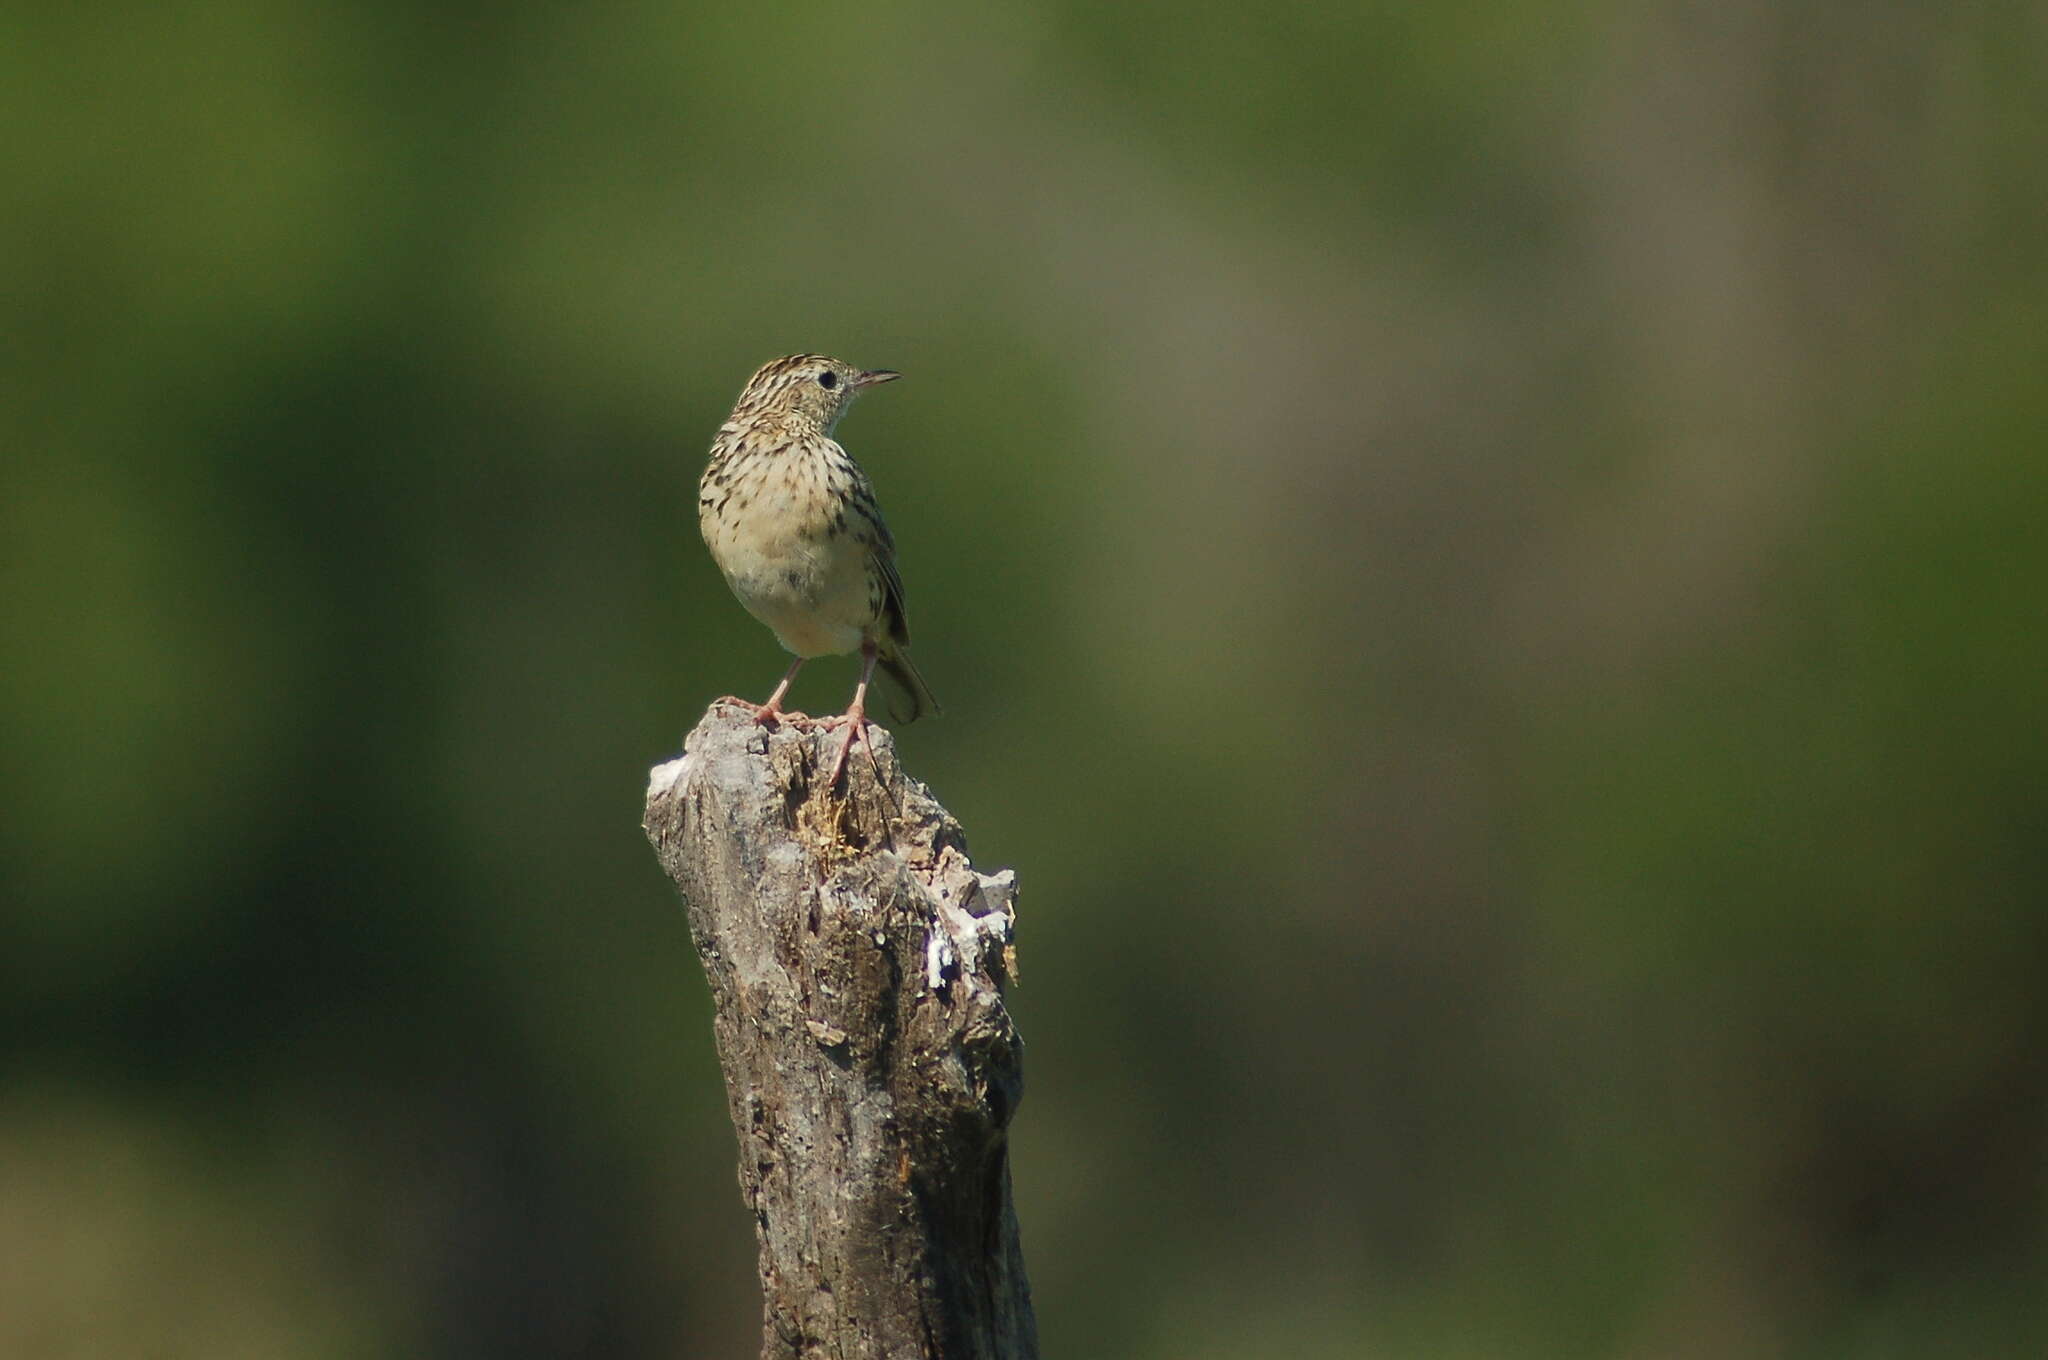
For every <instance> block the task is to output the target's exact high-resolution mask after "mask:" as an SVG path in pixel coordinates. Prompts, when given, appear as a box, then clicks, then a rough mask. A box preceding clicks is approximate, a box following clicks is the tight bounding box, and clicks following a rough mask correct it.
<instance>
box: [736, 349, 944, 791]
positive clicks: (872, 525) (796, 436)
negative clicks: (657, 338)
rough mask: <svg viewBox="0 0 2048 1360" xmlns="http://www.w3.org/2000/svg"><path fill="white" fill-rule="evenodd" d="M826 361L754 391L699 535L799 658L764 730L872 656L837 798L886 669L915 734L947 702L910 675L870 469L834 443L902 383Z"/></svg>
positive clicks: (839, 767)
mask: <svg viewBox="0 0 2048 1360" xmlns="http://www.w3.org/2000/svg"><path fill="white" fill-rule="evenodd" d="M900 376H901V375H900V374H897V373H892V372H890V371H889V370H888V369H886V368H878V369H859V368H855V367H854V366H853V365H852V364H848V363H842V362H840V361H839V360H837V359H830V358H827V357H825V356H824V355H822V354H792V355H790V356H789V357H787V358H784V359H777V360H775V361H773V362H772V363H768V364H764V365H762V367H761V369H760V371H759V372H757V373H755V374H754V376H753V377H752V378H749V379H748V380H747V385H746V388H745V390H743V391H742V392H741V393H740V399H739V402H738V404H737V405H735V406H734V407H733V409H732V415H731V416H729V417H728V418H727V419H726V422H725V424H723V425H721V426H720V427H719V429H718V437H717V438H716V439H714V440H713V441H712V443H711V463H710V465H709V466H708V467H706V468H705V469H704V478H703V480H702V481H701V482H699V483H698V486H697V523H698V526H699V527H700V528H701V529H703V531H704V542H705V544H706V545H707V546H709V547H710V549H711V558H712V560H713V561H715V562H716V563H718V569H719V570H720V571H722V572H724V573H725V580H726V584H728V585H730V586H731V587H732V593H733V594H735V595H737V596H738V597H739V601H740V603H741V604H743V605H745V606H746V608H747V612H748V613H749V614H752V615H753V616H754V617H755V618H757V619H759V620H760V621H761V622H763V623H765V624H767V625H768V627H769V629H770V630H772V631H773V632H774V634H775V637H776V640H777V641H779V642H780V643H781V644H782V645H783V646H784V647H786V648H788V649H789V650H790V651H792V652H794V653H796V660H795V661H793V662H791V663H790V667H789V670H788V671H787V672H785V673H784V675H783V677H782V683H781V684H779V685H777V686H776V687H775V692H774V693H773V694H771V695H769V696H768V702H767V703H765V704H763V705H761V706H760V707H759V708H757V709H755V711H754V720H755V721H756V722H760V723H772V722H774V721H775V717H776V715H777V714H778V713H781V712H782V699H783V696H784V695H785V694H787V693H788V692H789V683H790V681H792V680H794V679H796V673H797V671H798V670H799V669H801V668H802V666H803V664H804V662H805V661H807V660H809V659H810V658H812V657H814V656H839V655H843V654H845V653H847V652H851V651H855V650H858V651H859V652H860V654H861V669H860V684H859V685H858V686H857V687H856V688H855V689H854V691H853V703H852V705H851V706H849V707H848V708H847V710H846V713H845V716H844V717H842V718H839V719H836V720H834V721H835V722H841V723H844V724H845V725H846V737H845V739H844V740H843V741H841V742H840V743H839V758H838V759H837V760H836V761H835V762H834V763H833V765H832V777H831V778H830V779H828V780H827V781H826V786H827V787H828V788H829V787H830V786H831V785H832V784H834V783H837V782H838V779H839V776H840V773H841V772H842V771H844V770H845V768H846V757H847V753H848V752H850V751H852V750H853V743H854V742H855V741H856V740H858V739H859V737H860V733H861V728H862V727H863V725H865V723H866V721H867V693H868V681H869V680H870V679H871V678H872V677H873V675H874V670H875V666H876V664H877V663H878V662H879V663H880V665H881V667H882V669H883V670H884V671H886V672H887V673H888V674H889V676H890V677H891V678H892V679H894V680H895V681H896V682H897V684H899V685H901V686H902V688H903V692H904V694H905V695H906V696H907V697H908V699H909V707H908V708H907V709H905V710H903V711H901V712H897V713H896V715H895V716H896V717H897V718H898V719H899V720H900V721H903V722H910V721H912V720H914V719H916V718H917V717H918V716H920V715H921V714H923V713H925V712H926V711H930V712H934V713H935V712H937V711H938V710H939V705H938V701H937V700H935V699H934V698H932V692H931V690H930V689H929V688H927V687H926V685H925V683H924V677H923V676H921V675H919V674H918V673H917V667H915V666H914V665H912V664H911V661H910V653H909V651H908V650H907V649H908V647H909V644H910V626H909V624H908V622H906V620H905V618H904V613H903V580H902V578H901V577H900V576H898V575H897V574H896V544H895V541H894V540H893V539H891V538H890V537H889V526H888V525H886V524H884V523H883V522H882V512H881V510H880V509H879V508H878V507H877V506H876V505H875V489H874V487H873V485H871V484H870V483H869V481H868V477H867V474H866V473H865V472H863V471H861V469H860V465H859V464H858V463H855V462H854V461H853V459H852V458H850V457H848V456H847V452H846V450H845V449H843V448H841V447H839V444H838V443H837V442H836V441H835V440H834V439H833V438H832V428H833V427H834V426H835V425H837V424H838V423H839V418H840V417H841V416H843V415H845V414H846V408H847V407H848V406H850V405H852V404H853V398H854V396H855V394H857V393H859V392H862V391H864V390H866V389H867V388H870V387H873V386H875V385H876V384H877V383H885V382H889V381H892V380H893V379H895V378H897V377H900Z"/></svg>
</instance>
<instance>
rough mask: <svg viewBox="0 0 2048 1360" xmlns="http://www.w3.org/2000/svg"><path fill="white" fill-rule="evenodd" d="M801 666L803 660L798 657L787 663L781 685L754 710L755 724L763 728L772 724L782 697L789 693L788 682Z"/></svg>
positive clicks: (794, 677)
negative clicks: (787, 666) (787, 667)
mask: <svg viewBox="0 0 2048 1360" xmlns="http://www.w3.org/2000/svg"><path fill="white" fill-rule="evenodd" d="M803 666H804V659H803V658H802V657H798V658H797V659H796V660H794V661H792V662H790V663H789V669H788V670H786V671H784V672H783V673H782V683H781V684H779V685H777V686H776V687H775V692H774V693H773V694H771V695H769V696H768V702H767V703H765V704H762V705H761V706H760V707H759V708H756V709H754V721H755V722H757V723H760V724H761V725H762V726H763V727H766V726H769V725H771V724H772V723H774V721H775V715H776V714H778V713H780V712H782V696H783V695H785V694H787V693H789V682H790V681H792V680H794V679H796V673H797V672H798V671H800V670H802V669H803ZM748 707H750V708H751V707H752V705H751V704H750V705H748Z"/></svg>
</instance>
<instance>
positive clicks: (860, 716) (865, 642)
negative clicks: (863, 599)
mask: <svg viewBox="0 0 2048 1360" xmlns="http://www.w3.org/2000/svg"><path fill="white" fill-rule="evenodd" d="M874 673H875V643H874V639H872V638H863V639H862V640H861V644H860V683H859V684H858V685H856V686H854V689H853V703H852V704H851V705H850V706H849V707H848V708H847V710H846V715H845V716H844V717H842V718H840V719H839V721H841V722H843V723H845V724H846V735H845V737H843V738H841V739H840V742H839V758H838V759H837V760H835V761H833V762H832V777H831V778H830V779H827V780H826V781H825V787H826V788H828V789H829V788H831V787H832V786H833V785H834V784H837V783H838V782H839V776H840V775H841V774H844V773H845V772H846V755H847V752H849V751H851V750H852V749H853V743H854V742H855V741H856V740H858V739H859V737H860V730H861V729H862V728H863V727H866V726H867V722H868V681H869V680H870V679H871V678H873V676H874Z"/></svg>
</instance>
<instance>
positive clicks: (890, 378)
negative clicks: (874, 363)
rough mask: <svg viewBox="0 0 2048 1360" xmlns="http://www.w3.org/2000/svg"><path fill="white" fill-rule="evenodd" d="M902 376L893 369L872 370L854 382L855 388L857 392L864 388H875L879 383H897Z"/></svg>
mask: <svg viewBox="0 0 2048 1360" xmlns="http://www.w3.org/2000/svg"><path fill="white" fill-rule="evenodd" d="M902 376H903V375H902V374H901V373H898V372H897V371H896V370H895V369H893V368H871V369H869V370H868V371H867V372H865V373H863V374H861V375H860V376H859V377H857V378H855V379H854V380H853V388H854V390H855V391H856V392H857V391H859V390H860V389H861V388H863V387H873V386H874V385H875V384H877V383H885V382H895V381H896V380H897V379H898V378H900V377H902Z"/></svg>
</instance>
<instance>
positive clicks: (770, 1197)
mask: <svg viewBox="0 0 2048 1360" xmlns="http://www.w3.org/2000/svg"><path fill="white" fill-rule="evenodd" d="M837 740H838V734H837V733H836V732H827V731H825V730H824V729H823V728H822V727H821V726H816V725H812V724H809V723H806V722H793V721H788V720H785V721H782V722H780V723H778V724H777V725H776V726H774V727H772V728H770V727H762V726H757V725H756V724H755V723H754V722H753V720H752V716H751V714H750V713H749V712H748V710H746V709H744V708H741V707H739V706H737V705H734V704H730V703H720V704H714V705H713V706H712V707H711V709H710V711H709V712H708V713H706V714H705V716H704V719H703V721H701V722H700V723H698V725H697V727H696V729H695V730H694V731H693V732H691V733H690V736H689V738H688V740H687V742H686V743H685V748H684V754H683V756H682V758H681V759H679V760H675V761H671V762H669V763H668V764H665V765H661V766H657V767H656V768H655V769H654V771H653V772H652V775H651V777H650V779H649V782H648V789H647V814H646V823H645V825H646V830H647V835H648V839H649V840H650V841H652V842H653V845H654V849H655V853H656V854H657V855H658V856H659V858H660V860H661V865H662V868H663V869H664V870H666V871H667V873H668V875H669V877H670V878H671V879H673V880H674V881H675V884H676V886H677V888H678V889H680V890H681V892H682V895H683V901H684V904H685V906H686V908H687V910H688V912H689V918H690V930H691V934H692V935H693V936H694V938H695V940H696V944H697V952H698V954H699V956H700V958H701V959H702V961H703V964H704V972H705V976H706V977H707V978H708V979H709V981H710V984H711V994H712V999H713V1001H714V1003H715V1006H716V1018H715V1021H714V1026H713V1027H714V1031H715V1034H716V1037H717V1042H718V1055H719V1061H720V1063H721V1065H722V1066H723V1068H724V1070H725V1084H726V1095H727V1099H728V1102H729V1104H730V1107H731V1110H732V1120H733V1128H734V1129H735V1131H736V1132H737V1133H738V1135H739V1152H740V1158H739V1179H740V1190H741V1193H742V1194H743V1195H744V1197H745V1199H746V1203H747V1205H748V1207H749V1208H750V1209H752V1211H753V1214H754V1223H755V1229H756V1236H757V1238H758V1241H759V1247H760V1273H761V1288H762V1293H763V1299H764V1309H763V1336H762V1345H761V1354H762V1356H763V1357H764V1360H795V1358H796V1357H823V1356H832V1357H835V1358H838V1357H844V1358H845V1360H865V1358H866V1357H875V1358H876V1360H880V1358H881V1357H889V1360H905V1358H906V1357H934V1358H937V1357H943V1358H944V1360H1028V1358H1030V1357H1035V1356H1036V1355H1037V1353H1038V1347H1037V1337H1036V1328H1035V1324H1034V1322H1033V1318H1032V1311H1031V1295H1030V1289H1029V1286H1028V1285H1027V1284H1026V1282H1025V1277H1024V1257H1023V1253H1022V1250H1021V1248H1020V1247H1019V1245H1018V1234H1017V1218H1016V1213H1015V1210H1014V1209H1013V1208H1012V1205H1011V1201H1010V1172H1009V1159H1008V1134H1007V1130H1008V1126H1009V1123H1010V1119H1011V1116H1012V1115H1013V1114H1014V1113H1015V1112H1016V1108H1017V1101H1018V1098H1019V1096H1020V1095H1021V1093H1022V1085H1023V1083H1022V1068H1021V1053H1020V1048H1021V1045H1020V1041H1019V1039H1018V1036H1017V1031H1016V1028H1015V1026H1014V1025H1012V1024H1011V1021H1010V1016H1009V1012H1008V1011H1007V1010H1006V1009H1005V1007H1004V1005H1003V994H1002V988H1003V985H1004V984H1005V982H1006V981H1008V980H1010V979H1013V978H1014V977H1015V976H1016V960H1015V955H1014V952H1013V950H1012V947H1011V938H1012V934H1013V931H1014V926H1015V917H1014V914H1013V912H1012V902H1013V899H1014V897H1015V892H1016V886H1015V880H1014V878H1013V876H1012V875H1011V874H1010V872H1009V871H1007V870H1005V871H1003V872H1001V873H996V874H983V873H979V872H977V871H976V870H975V868H974V866H973V865H972V864H971V863H970V862H969V861H968V858H967V847H966V840H965V837H964V836H963V834H962V833H961V830H960V825H959V823H958V822H956V821H954V820H953V817H952V815H951V814H949V813H948V812H947V811H946V810H945V809H944V808H943V807H941V806H940V805H939V804H938V803H937V802H936V801H935V800H934V799H933V798H932V796H931V793H930V791H929V790H928V789H926V788H925V787H924V785H922V784H920V783H918V782H917V781H916V780H914V779H911V778H909V777H908V776H906V775H904V774H903V772H902V770H901V769H900V768H899V766H898V765H897V763H896V753H895V743H894V742H893V740H892V739H891V738H890V736H889V734H888V733H887V732H885V731H883V730H882V729H880V728H870V729H869V737H868V740H866V741H863V742H862V743H861V744H860V745H858V746H856V747H855V748H854V751H853V757H852V759H851V760H850V761H849V762H848V765H847V772H846V777H845V778H844V779H843V780H842V781H841V785H840V787H839V789H837V790H835V791H828V790H826V789H824V788H822V787H820V785H821V784H822V781H823V779H824V775H825V772H826V771H827V770H828V769H829V768H830V762H831V757H832V755H833V753H834V751H835V750H836V742H837ZM870 742H871V743H872V744H870Z"/></svg>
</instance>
